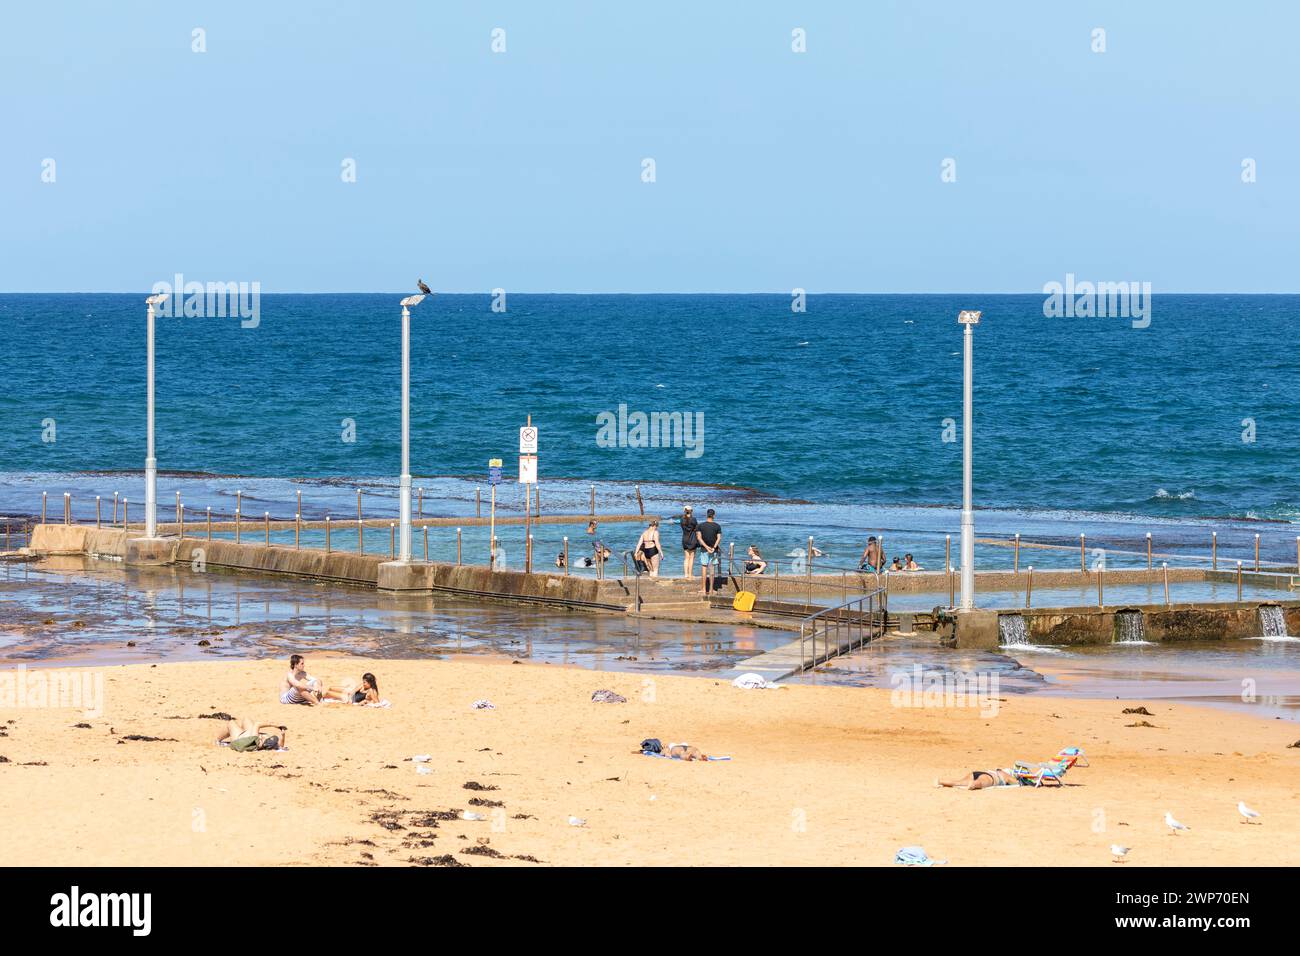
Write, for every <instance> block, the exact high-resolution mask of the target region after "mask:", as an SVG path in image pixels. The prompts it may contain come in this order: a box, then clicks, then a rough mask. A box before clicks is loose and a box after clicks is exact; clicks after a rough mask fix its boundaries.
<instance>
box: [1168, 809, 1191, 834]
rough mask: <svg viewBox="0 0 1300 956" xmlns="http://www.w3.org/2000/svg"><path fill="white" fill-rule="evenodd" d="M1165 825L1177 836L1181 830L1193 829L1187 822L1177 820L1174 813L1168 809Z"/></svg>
mask: <svg viewBox="0 0 1300 956" xmlns="http://www.w3.org/2000/svg"><path fill="white" fill-rule="evenodd" d="M1165 826H1167V827H1168V828H1169V831H1170V832H1171V833H1173V834H1174V835H1175V836H1176V835H1177V834H1178V831H1179V830H1190V829H1191V827H1189V826H1187V825H1186V824H1183V823H1179V822H1178V821H1177V820H1175V819H1174V815H1173V814H1172V813H1170V812H1169V811H1168V810H1166V811H1165Z"/></svg>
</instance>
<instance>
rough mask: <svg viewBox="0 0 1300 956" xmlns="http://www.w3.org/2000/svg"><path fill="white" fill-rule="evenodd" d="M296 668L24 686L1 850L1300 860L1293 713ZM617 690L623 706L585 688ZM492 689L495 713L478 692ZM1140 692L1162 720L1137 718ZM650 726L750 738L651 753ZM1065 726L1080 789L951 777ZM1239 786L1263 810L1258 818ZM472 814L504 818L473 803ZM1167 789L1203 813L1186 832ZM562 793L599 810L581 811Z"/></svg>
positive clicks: (10, 756)
mask: <svg viewBox="0 0 1300 956" xmlns="http://www.w3.org/2000/svg"><path fill="white" fill-rule="evenodd" d="M283 666H284V665H283V662H282V661H276V660H262V661H252V660H234V659H227V660H220V661H206V662H183V663H167V664H158V665H149V664H136V665H129V666H122V667H109V668H103V669H90V668H87V669H80V668H70V669H68V670H67V671H64V673H65V674H66V673H68V672H74V673H75V674H77V675H78V676H80V675H86V674H89V675H92V676H93V675H94V674H101V675H102V676H103V681H104V694H105V696H104V701H105V705H104V710H103V713H102V714H99V715H91V716H86V715H83V714H82V713H81V712H80V711H78V710H74V709H67V708H52V707H45V708H34V707H17V706H9V704H11V703H12V701H5V702H4V706H0V730H2V731H3V735H0V755H2V756H3V757H5V758H7V762H4V763H0V779H3V783H4V784H5V785H4V786H2V787H0V838H2V839H3V845H4V846H5V848H6V859H7V861H8V862H10V863H11V864H42V865H74V864H75V865H84V864H89V865H96V864H110V863H115V864H127V865H137V864H180V865H202V866H211V865H243V864H257V865H277V864H288V865H322V864H330V865H333V864H341V865H371V864H374V865H439V864H445V863H446V862H447V860H451V861H454V862H457V863H463V864H468V865H472V866H483V865H503V864H513V865H526V866H536V865H541V864H567V865H578V864H582V865H593V864H597V865H601V864H604V865H627V864H652V865H682V864H687V865H689V864H793V865H807V864H865V865H877V864H889V863H890V861H891V860H892V857H893V854H894V852H895V851H896V850H897V849H898V848H899V847H901V846H904V845H909V844H920V845H922V846H924V847H925V848H926V850H927V851H929V852H930V854H931V855H932V856H934V857H937V858H946V859H948V860H950V861H951V863H952V864H953V865H984V864H1010V865H1052V864H1062V865H1106V866H1110V865H1114V864H1111V863H1110V857H1109V854H1108V852H1107V847H1108V846H1109V845H1110V844H1111V843H1114V842H1119V843H1123V844H1125V845H1128V846H1131V847H1132V848H1133V850H1132V853H1131V854H1130V857H1129V859H1130V861H1131V862H1130V863H1129V864H1127V865H1128V866H1130V867H1132V866H1155V865H1191V864H1213V865H1277V866H1280V865H1294V864H1295V863H1296V862H1297V859H1298V858H1300V841H1297V839H1296V835H1297V833H1298V832H1300V794H1297V792H1296V790H1295V787H1294V781H1295V780H1296V772H1297V769H1300V749H1290V748H1288V744H1291V743H1293V742H1295V740H1296V738H1297V737H1300V732H1297V730H1296V726H1295V724H1293V723H1289V722H1283V721H1273V720H1262V719H1259V718H1255V717H1249V716H1242V715H1237V714H1225V713H1220V712H1216V711H1214V710H1211V709H1208V708H1199V707H1189V706H1184V705H1180V704H1170V703H1168V702H1164V701H1135V702H1129V701H1115V700H1108V701H1094V700H1075V699H1048V698H1045V697H1039V696H1008V697H1006V698H1004V699H1002V700H1000V701H998V702H997V712H996V714H992V713H989V711H988V710H987V709H985V710H983V711H981V709H979V708H977V707H974V706H971V707H956V706H949V707H901V706H895V702H894V701H892V700H891V693H890V692H889V691H887V690H876V689H867V688H844V687H819V686H790V687H786V688H784V689H781V690H774V691H742V690H739V689H736V688H734V687H732V686H730V685H729V684H726V683H723V682H721V681H715V680H710V679H707V678H699V677H695V678H691V677H681V676H668V675H664V676H647V675H638V674H628V673H597V672H592V671H590V670H584V669H579V668H571V667H561V666H556V665H544V664H519V663H509V664H507V663H490V662H484V661H468V660H459V661H450V662H444V661H430V660H384V661H376V660H372V659H362V658H344V657H337V658H328V659H327V658H321V659H320V660H317V661H314V662H313V666H312V671H313V673H315V674H317V675H318V676H322V677H325V678H327V679H337V678H342V677H345V676H349V675H356V674H359V673H360V672H361V671H362V670H374V671H375V672H376V674H377V675H378V677H379V679H380V682H381V689H382V691H383V695H384V696H385V697H387V698H389V699H391V700H392V701H393V703H394V706H393V707H392V708H391V709H367V708H355V707H350V706H346V705H336V706H330V707H325V708H314V709H310V708H305V707H289V706H284V705H280V704H278V703H275V702H274V701H275V688H276V686H277V681H278V678H279V675H280V673H281V671H282V668H283ZM54 673H55V672H54V671H52V670H48V669H43V670H39V671H31V672H28V674H27V676H28V677H29V678H30V677H31V675H33V674H35V675H45V677H44V678H38V679H49V675H51V674H54ZM599 687H609V688H611V689H613V690H616V691H618V692H619V693H621V694H623V695H624V696H626V697H627V698H628V702H627V703H624V704H596V703H592V702H591V700H590V697H591V693H592V691H593V690H595V689H597V688H599ZM479 698H487V699H490V700H491V701H493V702H494V704H495V705H496V709H495V710H484V711H476V710H473V709H471V707H470V705H471V703H472V702H473V701H474V700H476V699H479ZM1136 704H1144V705H1145V706H1146V708H1147V709H1148V710H1149V711H1150V712H1151V716H1133V715H1125V714H1122V713H1121V711H1122V710H1123V709H1124V708H1125V707H1128V706H1134V705H1136ZM214 711H226V712H229V713H233V714H236V715H240V716H244V715H247V716H251V717H255V718H257V719H259V720H265V721H272V722H275V723H284V724H286V725H288V726H289V728H290V730H289V744H290V749H289V750H288V751H287V752H284V753H254V754H237V753H231V752H230V751H229V750H228V749H227V748H219V747H216V746H215V745H214V744H213V738H214V736H215V735H216V733H217V732H218V729H219V724H220V722H219V721H217V720H211V719H203V718H200V717H199V716H198V715H200V714H208V713H212V712H214ZM79 724H87V725H88V726H85V727H82V726H78V725H79ZM1133 724H1137V725H1138V726H1130V725H1133ZM1143 724H1150V725H1153V726H1143ZM128 735H142V736H147V737H157V738H164V739H160V740H152V741H150V740H125V738H126V737H127V736H128ZM644 737H658V738H660V739H662V740H663V741H664V742H665V743H667V742H669V741H680V740H686V741H689V742H691V743H694V744H697V745H699V746H700V747H702V748H703V749H705V750H706V751H708V752H713V753H720V754H729V755H731V756H732V757H733V759H732V760H731V761H730V762H719V763H708V764H685V763H681V762H677V761H669V760H662V759H652V758H648V757H642V756H639V755H636V754H634V753H632V751H633V750H634V749H635V748H636V746H637V745H638V743H639V742H640V740H641V739H642V738H644ZM1070 744H1076V745H1079V746H1082V747H1084V748H1085V749H1086V750H1087V752H1088V755H1089V758H1090V761H1091V766H1090V767H1086V768H1085V767H1078V768H1075V769H1074V770H1072V771H1070V773H1069V775H1068V776H1067V778H1066V781H1067V784H1068V785H1067V786H1066V787H1064V788H1061V789H1053V790H1048V789H1039V790H1034V789H1028V788H1011V789H1004V790H995V791H983V792H974V793H971V792H965V791H961V790H939V789H936V788H935V787H934V779H935V777H936V776H940V775H944V776H956V775H960V774H964V773H966V772H968V771H969V770H971V769H974V768H984V767H993V766H1005V765H1006V764H1008V763H1009V762H1010V761H1012V760H1013V759H1017V758H1024V759H1035V760H1037V759H1043V758H1046V757H1048V756H1049V755H1051V754H1052V753H1054V752H1055V751H1056V750H1057V749H1058V748H1060V747H1062V746H1066V745H1070ZM416 754H429V755H430V756H431V758H432V759H431V760H430V761H429V763H428V764H427V765H426V766H427V767H429V768H430V770H431V772H430V773H429V774H419V773H417V771H416V767H417V766H418V765H417V764H415V763H413V762H410V761H408V760H407V759H406V758H409V757H411V756H413V755H416ZM467 784H473V785H478V786H479V787H482V788H483V789H466V785H467ZM492 788H494V789H492ZM1238 800H1245V802H1246V803H1247V804H1249V805H1251V806H1252V807H1254V808H1255V809H1257V810H1259V811H1261V812H1262V814H1263V817H1262V819H1263V824H1262V825H1259V826H1249V825H1243V824H1242V823H1241V822H1240V818H1239V817H1238V815H1237V811H1236V809H1235V808H1236V804H1237V801H1238ZM472 801H478V803H477V804H474V803H472ZM498 803H499V804H500V806H495V804H498ZM463 810H472V811H475V812H478V813H481V814H483V815H484V816H485V817H486V819H485V820H482V821H476V822H470V821H464V820H461V819H458V815H459V812H460V811H463ZM1166 810H1171V811H1173V813H1174V815H1175V816H1176V817H1178V818H1179V819H1180V820H1182V821H1183V822H1184V823H1186V824H1188V825H1189V826H1191V827H1192V830H1191V831H1190V832H1188V833H1184V834H1180V835H1178V836H1172V835H1169V833H1168V832H1167V831H1166V829H1165V828H1164V826H1163V824H1162V822H1161V821H1162V817H1163V815H1164V812H1165V811H1166ZM571 816H576V817H579V818H582V819H585V821H586V825H585V826H580V827H577V826H571V825H570V824H569V822H568V820H569V818H570V817H571ZM533 861H537V862H533Z"/></svg>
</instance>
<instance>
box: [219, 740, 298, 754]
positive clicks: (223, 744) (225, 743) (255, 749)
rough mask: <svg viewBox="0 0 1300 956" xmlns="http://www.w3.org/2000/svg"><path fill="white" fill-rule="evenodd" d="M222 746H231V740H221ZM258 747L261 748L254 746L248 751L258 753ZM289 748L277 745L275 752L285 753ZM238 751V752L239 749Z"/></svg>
mask: <svg viewBox="0 0 1300 956" xmlns="http://www.w3.org/2000/svg"><path fill="white" fill-rule="evenodd" d="M220 746H222V747H229V746H230V741H229V740H223V741H221V743H220ZM258 749H260V748H254V749H253V750H250V751H248V752H249V753H256V752H257V750H258ZM288 749H289V748H288V747H283V746H281V747H276V748H275V752H276V753H284V752H285V751H286V750H288ZM236 752H237V753H238V752H239V751H238V750H237V751H236Z"/></svg>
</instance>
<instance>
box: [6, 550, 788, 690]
mask: <svg viewBox="0 0 1300 956" xmlns="http://www.w3.org/2000/svg"><path fill="white" fill-rule="evenodd" d="M788 639H789V635H788V634H786V633H784V632H781V631H773V630H769V629H764V628H755V627H750V626H745V625H735V626H729V625H720V624H678V623H670V622H658V621H648V620H639V619H636V618H626V617H623V616H621V615H614V614H609V615H602V614H588V613H583V612H573V611H565V610H560V609H552V608H543V607H534V606H529V605H523V604H505V603H502V604H489V603H470V602H467V601H461V600H456V599H454V598H448V597H443V596H441V595H435V596H429V595H409V594H386V593H380V592H377V591H374V590H369V589H364V588H355V587H346V586H342V585H339V584H334V583H330V584H324V583H316V582H312V581H308V580H303V579H295V578H287V577H283V578H282V577H255V576H248V575H234V574H227V573H221V572H215V571H211V572H208V573H202V574H200V573H195V572H192V571H190V570H188V569H183V568H171V567H168V568H134V567H132V568H128V567H124V566H123V565H122V564H121V563H120V562H114V561H95V560H89V559H86V558H82V557H51V558H46V559H44V560H42V561H40V562H36V563H34V564H3V565H0V659H2V660H3V661H5V662H7V663H37V662H40V661H51V660H71V661H73V662H75V663H85V664H90V663H132V662H140V661H156V660H164V659H165V660H195V659H208V658H212V657H265V656H268V655H271V656H282V655H284V654H287V653H290V652H292V651H297V650H302V649H304V648H307V649H310V650H312V651H315V652H322V651H328V652H339V653H355V654H361V655H365V656H370V657H379V658H383V657H403V658H418V657H430V658H442V657H447V656H449V655H453V654H475V655H484V656H499V657H504V658H520V659H528V660H532V661H546V662H550V663H566V664H579V665H582V666H584V667H592V668H596V669H607V668H613V669H618V670H630V671H651V672H656V671H657V672H662V671H665V670H673V671H696V670H711V669H719V668H725V667H729V666H731V665H733V664H734V663H735V662H736V661H738V660H743V659H745V658H747V657H752V656H754V655H755V654H759V653H762V652H763V651H765V650H769V649H771V648H773V647H777V646H779V645H781V644H783V643H785V642H786V641H787V640H788Z"/></svg>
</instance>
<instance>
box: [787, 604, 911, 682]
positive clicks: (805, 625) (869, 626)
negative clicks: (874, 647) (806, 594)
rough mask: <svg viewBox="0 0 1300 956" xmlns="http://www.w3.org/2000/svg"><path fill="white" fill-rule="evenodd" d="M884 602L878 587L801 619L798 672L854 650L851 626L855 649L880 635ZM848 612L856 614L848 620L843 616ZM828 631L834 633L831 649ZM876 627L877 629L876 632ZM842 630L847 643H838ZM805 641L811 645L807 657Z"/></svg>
mask: <svg viewBox="0 0 1300 956" xmlns="http://www.w3.org/2000/svg"><path fill="white" fill-rule="evenodd" d="M877 599H878V600H877ZM888 602H889V589H888V588H885V587H879V588H876V589H875V590H874V591H868V592H866V593H864V594H859V595H858V596H856V597H852V598H849V600H847V601H844V602H843V603H841V604H836V605H833V606H831V607H825V608H822V609H821V610H819V611H816V612H814V613H812V614H809V615H808V616H807V617H805V618H804V619H803V620H802V621H800V622H799V670H800V671H806V670H810V669H811V668H813V667H816V666H817V665H818V664H820V663H823V662H825V661H828V660H830V659H831V658H832V657H835V656H836V655H839V654H842V653H844V652H845V651H846V650H853V648H854V647H855V642H854V636H853V635H854V629H855V627H856V630H857V641H856V646H857V647H862V646H863V645H864V644H866V643H867V642H868V641H870V640H872V639H874V638H876V637H881V636H883V635H884V633H885V628H886V627H887V626H888V623H889V608H888ZM850 609H854V610H855V611H856V614H855V615H854V616H852V617H849V616H847V615H846V613H845V612H847V611H849V610H850ZM877 618H878V620H877ZM832 628H833V629H834V631H835V642H834V645H833V646H832V644H831V630H832ZM877 628H879V629H878V630H877ZM845 629H847V631H848V641H847V642H843V641H841V640H840V637H841V633H842V631H843V630H845ZM819 630H820V631H821V634H822V655H821V656H820V657H818V655H817V634H818V631H819ZM809 641H811V642H812V655H811V656H809V655H807V654H805V647H806V645H807V644H808V642H809Z"/></svg>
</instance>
